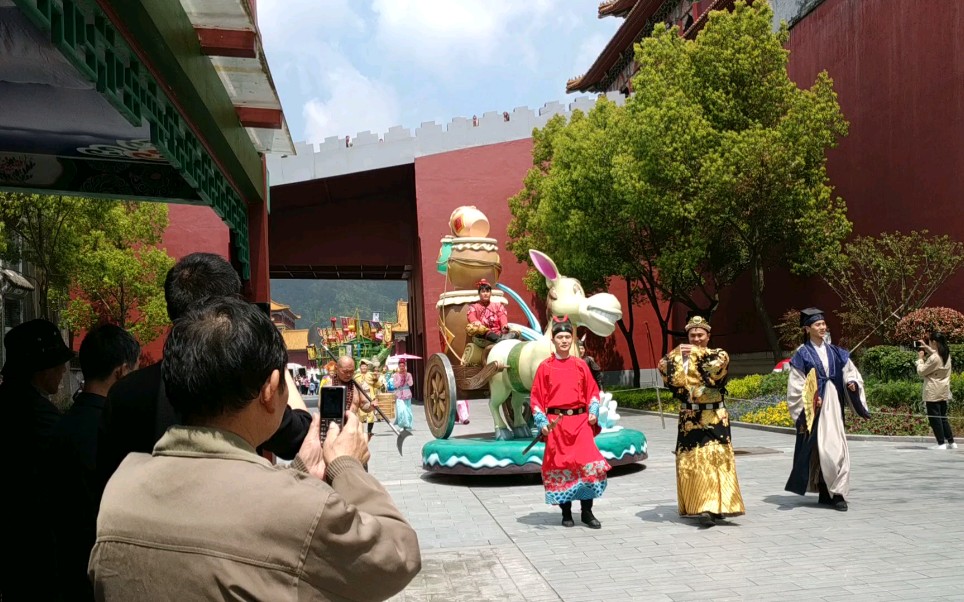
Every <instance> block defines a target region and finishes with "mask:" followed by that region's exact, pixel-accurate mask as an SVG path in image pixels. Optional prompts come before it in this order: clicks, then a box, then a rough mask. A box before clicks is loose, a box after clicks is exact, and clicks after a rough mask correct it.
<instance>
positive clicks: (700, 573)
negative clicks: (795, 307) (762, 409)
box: [370, 401, 964, 602]
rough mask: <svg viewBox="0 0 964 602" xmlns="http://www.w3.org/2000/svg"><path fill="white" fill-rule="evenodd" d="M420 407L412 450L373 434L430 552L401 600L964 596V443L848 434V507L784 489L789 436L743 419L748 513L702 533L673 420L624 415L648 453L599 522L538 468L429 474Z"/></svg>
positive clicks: (616, 478)
mask: <svg viewBox="0 0 964 602" xmlns="http://www.w3.org/2000/svg"><path fill="white" fill-rule="evenodd" d="M413 409H414V411H415V427H416V430H415V436H413V437H411V438H409V439H408V440H407V441H406V443H405V456H404V457H399V455H398V453H397V452H396V450H395V441H394V437H393V436H392V435H391V434H390V432H388V429H387V427H386V426H385V425H384V424H378V425H376V433H377V435H376V437H375V438H374V439H373V440H372V460H371V462H370V469H371V471H372V473H373V474H374V475H375V476H377V477H378V478H379V479H381V480H382V482H383V483H385V485H386V487H387V488H388V490H389V492H391V494H392V495H393V496H394V498H395V500H396V502H397V503H398V505H399V507H400V508H401V509H402V511H403V513H404V514H405V516H407V517H408V519H409V520H410V521H411V523H412V525H413V526H414V527H415V529H416V530H417V531H418V535H419V542H420V544H421V547H422V571H421V573H420V574H419V575H418V576H417V577H416V578H415V580H414V581H413V582H412V583H411V584H410V585H409V587H408V588H407V589H406V590H405V591H404V592H402V593H401V594H399V595H398V596H396V597H395V598H394V600H399V601H405V602H416V601H427V600H432V601H435V600H437V601H446V602H449V601H463V600H464V601H489V600H492V601H496V600H498V601H514V600H520V601H521V600H535V601H542V600H546V601H548V600H567V601H573V602H576V601H599V600H605V601H606V602H617V601H619V600H798V599H801V600H802V599H808V600H812V599H817V600H861V601H864V600H947V601H950V600H964V570H962V569H964V504H962V503H961V500H962V496H964V447H962V449H961V450H957V451H950V450H948V451H944V450H929V449H926V447H927V446H928V445H932V444H933V443H927V444H924V443H904V442H877V441H851V442H850V454H851V493H850V496H849V498H848V501H849V502H850V511H849V512H845V513H844V512H837V511H835V510H832V509H828V508H825V507H822V506H817V503H816V496H815V495H809V496H807V497H805V498H803V497H800V496H796V495H793V494H790V493H787V492H785V491H783V485H784V483H785V482H786V478H787V475H788V474H789V472H790V465H791V458H792V455H793V438H792V436H791V435H788V434H783V433H772V432H766V431H760V430H755V429H748V428H739V427H734V428H733V441H734V445H735V446H736V449H737V454H738V456H737V472H738V474H739V478H740V485H741V488H742V492H743V498H744V501H745V503H746V508H747V514H746V515H745V516H741V517H738V518H735V519H733V520H731V521H729V523H727V524H720V525H718V526H716V527H712V528H703V527H700V526H698V525H697V524H696V523H695V522H693V521H690V520H685V519H681V518H679V516H678V515H677V511H676V475H675V468H674V457H673V455H672V450H673V446H674V443H675V426H676V422H675V416H672V415H670V416H667V420H666V426H667V428H666V430H662V429H661V428H660V421H659V418H658V417H656V416H651V415H641V414H629V413H628V412H627V413H624V414H623V419H622V421H621V424H622V425H623V426H626V427H629V428H636V429H639V430H641V431H643V432H644V433H645V434H646V437H647V439H648V440H649V459H648V460H646V461H645V462H642V463H639V464H637V465H634V466H629V467H622V468H619V469H615V470H614V472H613V473H611V475H610V477H611V478H610V483H609V488H608V490H607V491H606V494H605V495H604V496H603V497H602V498H601V499H600V500H598V501H597V502H596V504H595V506H594V508H593V510H594V512H595V513H596V516H597V517H598V518H599V519H600V520H601V521H602V523H603V528H602V529H601V530H598V531H594V530H590V529H588V528H585V527H583V526H582V525H581V524H580V523H578V521H577V524H576V527H574V528H571V529H566V528H564V527H562V526H560V524H559V521H560V517H559V514H558V510H557V509H556V508H555V507H551V506H547V505H545V504H544V503H543V494H542V485H541V483H540V481H539V479H538V477H528V476H525V475H522V476H517V477H444V476H440V475H431V474H429V473H426V472H424V471H423V470H422V468H421V464H420V458H421V456H420V451H421V446H422V444H423V443H425V442H426V441H428V440H429V439H430V438H431V434H430V433H429V432H428V430H427V429H426V428H425V426H424V425H425V418H424V412H423V409H422V407H421V406H416V407H415V408H413ZM471 415H472V423H471V424H469V425H465V426H459V425H457V426H456V427H455V428H456V431H455V434H456V435H459V434H467V433H471V432H484V431H486V430H487V429H489V428H491V418H490V416H489V414H488V409H487V407H486V406H485V403H484V401H483V402H473V403H472V406H471ZM741 452H748V453H741ZM577 518H578V517H577Z"/></svg>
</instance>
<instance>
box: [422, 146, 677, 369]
mask: <svg viewBox="0 0 964 602" xmlns="http://www.w3.org/2000/svg"><path fill="white" fill-rule="evenodd" d="M531 166H532V140H531V139H526V140H517V141H514V142H504V143H500V144H493V145H489V146H479V147H475V148H469V149H464V150H459V151H454V152H449V153H444V154H439V155H430V156H427V157H420V158H418V159H416V160H415V193H416V205H417V210H418V211H417V219H418V232H419V248H420V250H421V264H422V274H423V277H422V283H423V287H422V294H421V299H422V306H423V308H424V312H425V314H424V315H425V334H426V336H425V344H426V352H427V353H429V354H432V353H439V352H441V351H442V349H441V344H440V340H439V329H438V326H437V325H436V317H437V315H438V313H437V310H436V309H435V303H436V302H437V301H438V298H439V295H440V294H441V293H442V292H444V290H445V277H444V276H443V275H442V274H439V273H438V272H437V271H436V269H435V260H436V258H437V257H438V252H439V246H440V245H439V240H440V239H441V238H442V236H445V235H446V234H449V233H450V229H449V224H448V220H449V216H450V215H451V213H452V211H453V210H454V209H455V208H456V207H458V206H460V205H475V206H476V207H478V208H479V209H480V210H481V211H482V212H483V213H485V215H486V217H488V218H489V223H490V225H491V230H490V232H489V237H491V238H495V239H496V240H498V241H499V246H500V253H501V259H502V266H503V271H502V276H501V278H500V282H501V283H503V284H505V285H507V286H509V287H510V288H512V289H513V290H514V291H516V292H517V293H519V295H521V296H522V298H523V299H525V300H526V302H527V303H528V304H529V306H530V307H531V308H537V307H538V308H542V307H544V305H543V304H542V300H541V299H536V298H535V297H534V295H533V294H532V293H530V292H529V291H528V290H526V288H525V286H524V285H523V283H522V281H523V278H524V277H525V273H526V270H527V267H528V266H527V265H526V264H523V263H519V262H517V261H516V260H515V258H514V257H513V256H512V254H511V253H510V252H509V251H507V250H506V249H505V243H506V239H507V236H506V230H507V228H508V225H509V221H510V220H511V218H512V214H511V213H510V211H509V204H508V199H509V197H511V196H513V195H514V194H516V193H517V192H519V190H521V189H522V181H523V178H524V177H525V174H526V172H527V171H528V169H529V168H530V167H531ZM611 288H612V290H611V291H610V292H612V293H613V294H615V295H616V296H617V297H618V298H619V299H620V301H621V302H622V304H623V310H624V315H626V316H627V317H628V314H627V313H626V312H627V308H628V304H627V303H626V295H625V286H624V285H623V284H621V283H620V282H618V281H617V282H614V283H613V284H612V287H611ZM535 313H536V315H537V316H538V317H539V318H540V320H544V318H543V312H542V311H541V310H540V311H536V312H535ZM635 319H636V328H635V329H634V342H635V345H636V352H637V356H638V357H639V360H640V364H641V367H642V368H650V367H653V366H654V365H655V361H654V360H653V359H652V358H651V356H650V353H649V351H648V344H647V341H646V329H645V325H644V322H645V321H649V322H650V327H651V328H652V329H653V336H654V340H653V343H654V345H656V346H657V347H658V345H659V339H658V337H659V327H658V323H657V322H656V320H655V318H654V317H653V314H652V312H651V310H649V309H648V308H646V309H643V308H638V309H637V310H636V313H635ZM509 320H510V321H512V322H518V323H521V324H525V323H526V319H525V317H524V315H523V313H522V311H521V310H520V309H519V308H518V306H517V305H516V304H515V303H510V304H509ZM627 349H628V347H627V345H626V341H625V339H624V338H623V336H622V335H621V334H619V333H618V331H617V332H616V333H614V334H613V336H612V337H610V338H609V339H608V341H605V342H602V341H593V340H590V341H589V350H590V352H591V353H593V354H594V355H595V357H596V358H597V360H599V361H600V363H601V364H602V366H603V368H604V369H606V370H620V369H629V368H630V367H631V363H630V359H629V354H628V351H627ZM658 353H659V350H658V349H657V354H658Z"/></svg>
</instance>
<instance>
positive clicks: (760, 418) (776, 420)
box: [740, 401, 793, 427]
mask: <svg viewBox="0 0 964 602" xmlns="http://www.w3.org/2000/svg"><path fill="white" fill-rule="evenodd" d="M740 420H741V421H742V422H750V423H752V424H767V425H770V426H791V427H792V426H793V420H792V419H791V418H790V410H789V409H788V407H787V402H785V401H781V402H780V403H778V404H776V405H772V406H769V407H766V408H760V409H759V410H753V411H752V412H747V413H745V414H743V415H742V416H741V417H740Z"/></svg>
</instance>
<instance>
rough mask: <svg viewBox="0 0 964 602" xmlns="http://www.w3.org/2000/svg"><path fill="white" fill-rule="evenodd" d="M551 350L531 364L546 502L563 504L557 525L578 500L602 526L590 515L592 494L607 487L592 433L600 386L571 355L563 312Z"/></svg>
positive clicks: (585, 516) (568, 520) (591, 522)
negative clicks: (542, 444)
mask: <svg viewBox="0 0 964 602" xmlns="http://www.w3.org/2000/svg"><path fill="white" fill-rule="evenodd" d="M552 320H553V323H552V344H553V346H554V347H555V354H554V355H551V356H549V358H547V359H546V360H545V361H543V362H542V363H541V364H539V367H538V368H537V369H536V374H535V380H534V382H533V383H532V400H531V404H532V417H533V419H534V421H535V424H536V426H537V427H538V428H539V429H541V431H542V435H543V436H544V437H545V438H546V449H545V453H544V454H543V460H542V482H543V484H544V485H545V489H546V503H547V504H551V505H558V506H559V507H560V508H561V509H562V525H563V526H564V527H572V526H573V525H574V524H575V523H574V522H573V520H572V501H573V500H579V501H580V503H581V505H582V522H583V523H585V524H586V525H588V526H589V527H590V528H591V529H599V528H601V527H602V525H601V524H600V522H599V520H598V519H596V517H595V516H593V513H592V502H593V499H595V498H597V497H600V496H601V495H602V494H603V492H604V491H605V490H606V473H607V472H609V469H610V466H609V463H608V462H606V460H605V459H604V458H603V457H602V454H601V453H599V449H598V448H597V447H596V442H595V441H594V440H593V437H594V436H595V435H596V434H598V433H599V430H600V429H599V426H598V425H597V424H596V423H597V419H598V416H599V387H597V386H596V381H595V379H593V376H592V373H591V372H590V371H589V366H587V365H586V362H584V361H583V360H581V359H580V358H578V357H575V356H574V355H570V353H571V350H572V344H573V327H572V323H571V322H570V321H569V319H568V318H567V317H564V318H556V317H553V319H552Z"/></svg>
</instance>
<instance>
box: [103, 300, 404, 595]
mask: <svg viewBox="0 0 964 602" xmlns="http://www.w3.org/2000/svg"><path fill="white" fill-rule="evenodd" d="M287 362H288V354H287V352H286V351H285V345H284V341H283V340H282V338H281V334H280V333H279V332H278V329H277V328H276V327H275V326H274V325H273V324H272V323H271V320H270V319H269V318H268V317H267V316H265V315H264V314H263V313H261V312H260V311H258V310H257V309H256V308H254V307H252V306H251V305H250V304H248V303H246V302H244V301H241V300H239V299H233V298H221V299H217V300H214V301H211V302H209V303H208V304H206V305H204V306H203V307H201V308H198V309H194V310H192V311H190V312H188V313H187V314H186V315H184V316H183V317H181V318H180V319H178V320H177V321H176V322H175V324H174V328H173V329H172V330H171V333H170V336H169V337H168V339H167V342H166V343H165V345H164V360H163V379H164V386H165V389H166V391H167V396H168V399H169V400H170V403H171V404H172V406H174V408H175V409H176V410H177V411H178V413H179V414H180V415H181V416H183V421H182V423H181V424H178V425H175V426H172V427H170V428H169V429H168V430H167V432H166V433H165V434H164V435H163V436H162V437H161V439H160V441H158V443H157V445H156V446H155V447H154V452H153V454H144V453H132V454H130V455H128V456H127V458H126V459H125V460H124V462H123V463H122V464H121V466H120V467H119V468H118V469H117V471H116V472H115V473H114V475H113V477H112V478H111V479H110V482H109V483H108V484H107V488H106V490H105V492H104V497H103V501H102V503H101V507H100V514H99V516H98V522H97V543H96V544H95V546H94V550H93V552H92V554H91V558H90V565H89V575H90V578H91V582H92V583H93V585H94V591H95V594H96V597H97V599H98V600H107V601H111V600H211V599H221V598H223V597H224V596H225V592H231V593H232V595H234V596H236V597H240V598H250V599H254V598H257V599H262V600H281V599H291V600H293V599H321V600H331V599H338V600H342V599H349V600H385V599H387V598H389V597H391V596H393V595H394V594H396V593H398V592H399V591H401V590H402V589H403V588H404V587H405V586H406V585H407V584H408V583H409V582H410V581H411V580H412V578H413V577H414V576H415V575H416V574H417V573H418V571H419V570H420V568H421V557H420V552H419V546H418V538H417V536H416V534H415V531H414V530H413V529H412V527H411V526H410V525H409V524H408V523H407V522H406V521H405V519H404V517H403V516H402V514H401V512H400V511H399V510H398V508H397V507H396V506H395V504H394V503H393V501H392V499H391V497H390V496H389V494H388V492H387V491H385V489H384V488H383V487H382V486H381V485H380V484H379V482H378V481H377V480H376V479H375V478H374V477H372V476H371V475H369V474H367V473H366V472H365V470H364V469H363V467H362V465H363V463H364V462H366V461H367V460H368V456H369V451H368V442H367V436H366V433H365V432H364V428H363V427H362V426H361V424H360V423H359V421H358V419H357V418H356V417H355V416H354V415H353V414H352V413H351V412H346V413H345V416H344V426H338V424H337V422H332V424H331V426H330V428H329V430H328V432H327V437H326V438H325V441H324V443H322V442H321V440H320V439H321V432H320V431H321V418H320V417H315V418H313V419H312V421H311V424H310V426H309V430H308V435H307V436H306V437H305V439H304V442H303V443H302V445H301V448H300V450H299V451H298V453H297V455H296V457H295V460H294V461H293V462H292V464H291V466H288V467H279V466H274V465H272V464H271V462H269V461H268V460H266V459H265V458H263V457H261V456H259V455H258V454H257V452H256V451H255V450H256V448H257V447H258V446H259V445H261V444H263V443H264V442H265V441H266V440H267V439H268V438H269V437H271V436H272V434H274V433H275V432H276V431H277V429H278V425H279V424H280V422H281V420H282V416H283V414H284V410H285V407H286V406H287V403H288V395H289V393H291V392H292V391H291V384H290V381H289V380H288V379H287V378H285V377H284V376H283V375H284V373H285V372H286V370H285V366H286V365H287ZM145 576H149V578H145Z"/></svg>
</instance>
